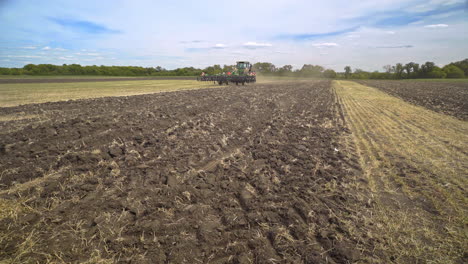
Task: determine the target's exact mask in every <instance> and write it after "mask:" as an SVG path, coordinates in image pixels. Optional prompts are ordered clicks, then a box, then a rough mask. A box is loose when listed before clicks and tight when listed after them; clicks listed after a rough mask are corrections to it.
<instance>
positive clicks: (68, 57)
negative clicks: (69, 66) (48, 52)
mask: <svg viewBox="0 0 468 264" xmlns="http://www.w3.org/2000/svg"><path fill="white" fill-rule="evenodd" d="M59 59H60V60H74V58H71V57H70V56H65V57H59Z"/></svg>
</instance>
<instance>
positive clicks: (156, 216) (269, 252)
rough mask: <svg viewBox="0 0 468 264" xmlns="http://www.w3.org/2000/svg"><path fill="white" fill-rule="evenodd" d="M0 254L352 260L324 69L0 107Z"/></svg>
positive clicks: (338, 123)
mask: <svg viewBox="0 0 468 264" xmlns="http://www.w3.org/2000/svg"><path fill="white" fill-rule="evenodd" d="M0 113H1V114H3V115H9V116H15V115H20V114H21V115H23V116H27V117H29V118H30V119H22V120H15V119H13V120H9V121H3V122H2V123H1V128H2V132H1V133H2V134H1V146H0V147H1V149H0V151H1V156H0V164H1V165H0V171H1V172H2V174H1V178H0V184H1V185H0V189H1V190H2V191H1V200H0V201H1V203H2V206H3V208H4V212H6V213H4V214H2V216H1V218H2V219H1V220H0V234H2V237H1V239H0V259H7V260H10V261H11V262H15V263H16V262H28V261H31V262H35V261H38V262H46V261H63V262H73V261H76V262H86V261H88V262H92V263H94V262H98V261H109V262H122V263H126V262H132V263H207V262H210V263H278V262H282V263H298V262H307V263H316V262H317V263H326V262H328V263H333V262H336V263H346V262H353V261H356V260H358V259H359V258H360V255H361V252H363V251H364V252H367V253H365V254H367V255H369V254H370V253H369V252H370V251H371V250H372V248H371V246H370V245H369V243H366V242H361V241H359V239H358V237H355V236H354V235H353V230H354V229H356V228H357V227H359V226H360V225H361V222H362V221H361V220H360V219H359V217H358V215H357V214H356V211H357V208H365V207H366V203H365V202H366V201H364V199H359V197H358V196H357V195H356V194H355V193H356V190H355V189H354V187H353V186H354V185H353V184H352V182H353V181H355V180H356V177H357V175H358V174H359V173H357V172H358V170H359V165H358V161H357V158H356V157H353V155H352V152H350V151H348V150H347V147H346V146H347V145H346V144H344V143H343V140H342V138H343V137H345V136H347V135H349V131H348V130H347V128H346V127H345V125H344V120H343V114H342V112H341V110H340V106H339V104H338V103H337V100H336V97H335V95H334V92H333V90H332V88H331V86H330V82H328V81H315V82H310V81H309V82H290V83H282V84H265V85H255V86H248V87H228V88H221V89H207V90H197V91H181V92H173V93H163V94H154V95H140V96H132V97H119V98H100V99H89V100H80V101H69V102H57V103H45V104H37V105H27V106H20V107H12V108H2V109H0Z"/></svg>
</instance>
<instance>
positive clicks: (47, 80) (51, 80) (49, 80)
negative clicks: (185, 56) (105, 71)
mask: <svg viewBox="0 0 468 264" xmlns="http://www.w3.org/2000/svg"><path fill="white" fill-rule="evenodd" d="M196 79H197V78H196V77H191V76H173V77H122V78H37V79H35V78H31V79H27V78H24V79H21V78H13V79H1V78H0V84H4V83H72V82H115V81H144V80H196Z"/></svg>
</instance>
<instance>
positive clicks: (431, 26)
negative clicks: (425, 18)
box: [424, 24, 448, 28]
mask: <svg viewBox="0 0 468 264" xmlns="http://www.w3.org/2000/svg"><path fill="white" fill-rule="evenodd" d="M424 27H425V28H446V27H448V25H447V24H434V25H426V26H424Z"/></svg>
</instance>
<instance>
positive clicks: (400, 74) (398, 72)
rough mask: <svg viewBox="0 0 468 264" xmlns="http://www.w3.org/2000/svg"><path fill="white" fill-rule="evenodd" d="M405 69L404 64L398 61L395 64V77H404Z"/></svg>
mask: <svg viewBox="0 0 468 264" xmlns="http://www.w3.org/2000/svg"><path fill="white" fill-rule="evenodd" d="M404 70H405V68H404V66H403V64H401V63H397V64H396V65H395V77H396V78H397V79H402V78H403V71H404Z"/></svg>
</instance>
